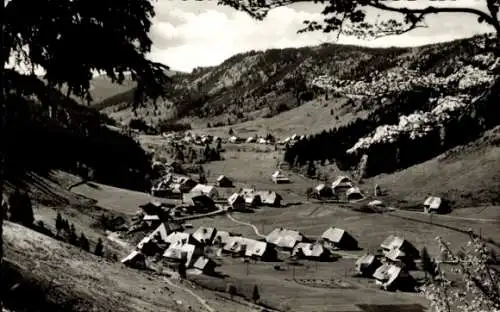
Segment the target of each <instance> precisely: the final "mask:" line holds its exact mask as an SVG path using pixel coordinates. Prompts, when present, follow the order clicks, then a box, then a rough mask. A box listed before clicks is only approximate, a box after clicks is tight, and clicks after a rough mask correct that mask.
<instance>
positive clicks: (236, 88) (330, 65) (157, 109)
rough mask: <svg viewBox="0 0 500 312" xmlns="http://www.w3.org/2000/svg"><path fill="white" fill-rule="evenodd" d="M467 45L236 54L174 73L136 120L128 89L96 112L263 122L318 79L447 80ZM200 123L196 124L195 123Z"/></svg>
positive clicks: (296, 101) (303, 96)
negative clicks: (396, 72) (407, 73)
mask: <svg viewBox="0 0 500 312" xmlns="http://www.w3.org/2000/svg"><path fill="white" fill-rule="evenodd" d="M478 49H479V48H478V47H477V44H475V42H474V40H470V39H467V40H458V41H454V42H450V43H443V44H436V45H429V46H423V47H418V48H391V49H371V48H364V47H356V46H347V45H336V44H323V45H320V46H315V47H304V48H298V49H292V48H290V49H282V50H277V49H273V50H267V51H264V52H255V51H252V52H248V53H243V54H238V55H235V56H233V57H231V58H229V59H228V60H226V61H225V62H223V63H222V64H221V65H219V66H214V67H210V68H201V69H197V70H194V71H193V72H192V73H191V74H180V75H177V76H176V77H175V78H174V82H173V84H172V85H171V86H170V91H169V93H170V94H169V95H168V100H166V101H163V102H159V103H157V104H158V105H157V106H154V105H152V104H149V105H147V106H146V108H144V109H141V110H139V111H138V112H137V114H136V115H134V114H133V113H132V111H131V110H130V103H131V99H132V96H131V95H132V90H130V91H127V92H124V93H121V94H117V95H116V96H113V97H110V98H107V99H106V100H104V101H102V102H101V103H99V104H97V106H96V107H98V108H99V109H102V110H103V111H104V112H106V113H108V114H109V115H110V116H111V117H112V118H114V119H116V120H119V121H122V122H125V123H126V122H128V121H129V120H130V119H131V118H136V117H137V118H142V119H144V120H145V121H146V122H148V123H150V124H153V125H154V124H156V123H158V122H159V121H161V120H162V119H165V118H166V119H180V118H183V117H185V120H186V121H188V122H189V121H191V120H190V118H191V117H198V119H197V120H196V121H197V122H196V124H195V125H198V126H200V125H203V126H206V125H207V124H208V123H210V126H214V125H215V126H218V125H227V124H235V123H240V122H243V121H246V120H252V119H255V118H258V117H263V116H266V117H270V116H274V115H276V114H278V113H280V112H283V111H286V110H289V109H291V108H294V107H296V106H299V105H301V104H303V103H305V102H307V101H309V100H311V99H313V98H315V97H316V96H317V95H318V93H317V91H318V90H317V89H314V88H311V85H310V83H311V81H313V80H314V79H315V78H316V77H318V76H325V75H326V76H329V77H334V78H336V79H348V80H363V79H365V78H366V77H368V76H369V75H370V74H372V73H374V72H379V73H381V74H383V73H384V72H385V71H387V70H390V69H393V68H408V69H415V70H417V69H418V72H419V73H420V74H421V75H423V76H425V75H428V74H429V73H436V74H438V75H447V74H449V73H451V72H453V71H455V70H456V69H457V68H458V67H459V66H460V63H459V60H461V59H463V58H468V57H470V56H472V55H474V54H475V53H477V51H478ZM200 119H201V120H200Z"/></svg>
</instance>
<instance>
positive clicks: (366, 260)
mask: <svg viewBox="0 0 500 312" xmlns="http://www.w3.org/2000/svg"><path fill="white" fill-rule="evenodd" d="M373 261H375V256H374V255H371V254H365V255H363V256H361V257H360V258H359V259H358V260H356V265H357V266H360V265H363V264H366V265H370V264H372V263H373Z"/></svg>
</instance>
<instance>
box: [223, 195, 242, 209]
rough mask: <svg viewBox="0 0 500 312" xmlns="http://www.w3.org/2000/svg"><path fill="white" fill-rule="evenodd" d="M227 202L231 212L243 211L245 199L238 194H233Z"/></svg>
mask: <svg viewBox="0 0 500 312" xmlns="http://www.w3.org/2000/svg"><path fill="white" fill-rule="evenodd" d="M227 202H228V204H229V206H230V207H231V209H232V210H235V211H238V210H244V209H245V203H246V202H245V198H244V197H243V196H241V195H240V194H238V193H233V194H232V195H231V196H229V198H228V199H227Z"/></svg>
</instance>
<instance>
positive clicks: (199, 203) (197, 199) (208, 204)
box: [182, 192, 215, 212]
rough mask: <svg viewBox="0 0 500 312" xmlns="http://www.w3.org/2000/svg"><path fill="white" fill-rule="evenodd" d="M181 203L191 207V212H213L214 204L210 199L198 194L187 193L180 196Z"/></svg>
mask: <svg viewBox="0 0 500 312" xmlns="http://www.w3.org/2000/svg"><path fill="white" fill-rule="evenodd" d="M182 202H183V203H184V204H185V205H188V206H189V207H191V208H192V209H191V210H193V211H197V212H209V211H213V210H215V203H214V201H213V199H212V198H211V197H208V196H207V195H205V194H200V193H191V192H190V193H187V194H183V195H182Z"/></svg>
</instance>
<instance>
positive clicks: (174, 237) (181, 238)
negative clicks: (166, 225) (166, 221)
mask: <svg viewBox="0 0 500 312" xmlns="http://www.w3.org/2000/svg"><path fill="white" fill-rule="evenodd" d="M189 236H190V235H189V233H184V232H172V233H170V235H168V236H167V238H166V239H165V243H169V244H179V243H183V244H187V242H188V241H189Z"/></svg>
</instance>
